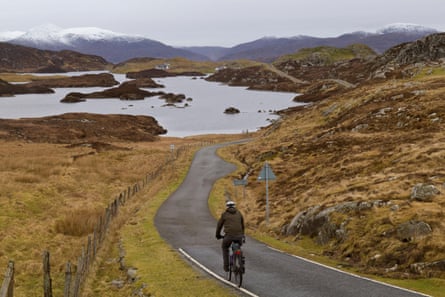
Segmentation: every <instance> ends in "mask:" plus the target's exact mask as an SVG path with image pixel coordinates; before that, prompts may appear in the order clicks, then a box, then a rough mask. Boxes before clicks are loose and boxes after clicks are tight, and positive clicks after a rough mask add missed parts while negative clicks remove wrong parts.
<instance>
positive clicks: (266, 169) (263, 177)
mask: <svg viewBox="0 0 445 297" xmlns="http://www.w3.org/2000/svg"><path fill="white" fill-rule="evenodd" d="M276 178H277V177H276V176H275V174H274V173H273V171H272V169H271V168H270V166H269V164H268V163H267V162H265V163H264V166H263V168H262V169H261V172H260V175H259V176H258V180H259V181H266V224H267V225H269V180H274V179H276Z"/></svg>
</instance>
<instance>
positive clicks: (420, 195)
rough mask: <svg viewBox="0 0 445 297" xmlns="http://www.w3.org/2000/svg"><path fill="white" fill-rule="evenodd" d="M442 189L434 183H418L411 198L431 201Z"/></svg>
mask: <svg viewBox="0 0 445 297" xmlns="http://www.w3.org/2000/svg"><path fill="white" fill-rule="evenodd" d="M438 194H440V191H439V190H438V189H437V188H436V187H435V186H433V185H425V184H417V185H415V186H414V188H413V190H412V192H411V200H417V201H422V202H431V201H433V197H434V196H435V195H438Z"/></svg>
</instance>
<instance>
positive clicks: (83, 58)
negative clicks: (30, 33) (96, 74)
mask: <svg viewBox="0 0 445 297" xmlns="http://www.w3.org/2000/svg"><path fill="white" fill-rule="evenodd" d="M109 66H110V63H109V62H107V61H106V60H105V59H103V58H102V57H99V56H94V55H86V54H81V53H78V52H73V51H69V50H63V51H59V52H56V51H49V50H39V49H35V48H31V47H26V46H20V45H14V44H9V43H4V42H0V72H41V73H57V72H69V71H90V70H104V69H106V68H107V67H109Z"/></svg>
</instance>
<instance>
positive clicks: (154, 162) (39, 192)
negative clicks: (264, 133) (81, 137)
mask: <svg viewBox="0 0 445 297" xmlns="http://www.w3.org/2000/svg"><path fill="white" fill-rule="evenodd" d="M231 137H232V138H233V136H229V135H228V136H224V137H222V139H230V138H231ZM216 139H217V137H216V136H208V138H206V137H205V136H202V137H189V138H184V139H180V138H168V137H165V138H161V139H160V140H159V141H156V142H153V143H117V144H116V146H117V147H125V148H127V149H126V150H122V149H116V150H108V151H101V152H97V151H96V150H94V149H93V148H91V147H86V146H65V145H57V144H44V143H41V144H38V143H25V142H20V141H16V142H5V141H1V142H0V164H2V170H1V171H0V184H1V191H0V209H1V213H0V238H1V240H0V271H3V269H4V268H6V266H7V263H8V261H9V260H14V261H15V263H16V287H15V289H14V296H15V297H24V296H34V295H36V294H40V292H41V286H42V253H43V251H44V250H48V251H49V252H50V255H51V258H50V261H51V269H52V277H53V282H54V283H53V287H54V288H55V289H54V294H55V295H60V294H61V292H60V288H62V287H63V277H64V269H65V263H66V262H67V261H71V262H72V263H77V257H78V256H79V255H80V252H81V249H82V247H83V246H84V245H85V244H86V242H87V240H86V236H87V235H88V234H90V233H91V231H92V228H93V226H94V225H95V223H96V222H97V219H98V216H99V215H101V212H102V213H103V211H104V210H105V208H106V206H107V205H108V204H109V203H111V202H112V201H113V200H114V199H115V198H116V197H117V196H118V195H119V194H120V193H121V192H122V191H124V190H127V188H128V187H129V186H132V185H133V184H134V183H136V182H139V181H141V180H142V179H143V178H144V177H145V176H146V174H148V173H151V172H154V171H155V170H156V169H158V168H159V167H160V166H161V165H162V164H164V162H165V160H166V159H167V158H170V157H171V152H170V145H171V144H174V145H175V147H176V148H179V147H181V146H183V145H185V146H187V145H192V144H193V145H196V144H200V143H203V142H207V141H214V140H216ZM76 156H82V157H80V158H78V157H76Z"/></svg>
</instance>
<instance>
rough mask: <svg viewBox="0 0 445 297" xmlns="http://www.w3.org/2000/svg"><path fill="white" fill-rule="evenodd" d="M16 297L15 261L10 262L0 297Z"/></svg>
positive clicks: (0, 289) (0, 290)
mask: <svg viewBox="0 0 445 297" xmlns="http://www.w3.org/2000/svg"><path fill="white" fill-rule="evenodd" d="M13 296H14V261H9V263H8V269H6V272H5V278H4V279H3V284H2V287H1V288H0V297H13Z"/></svg>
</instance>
